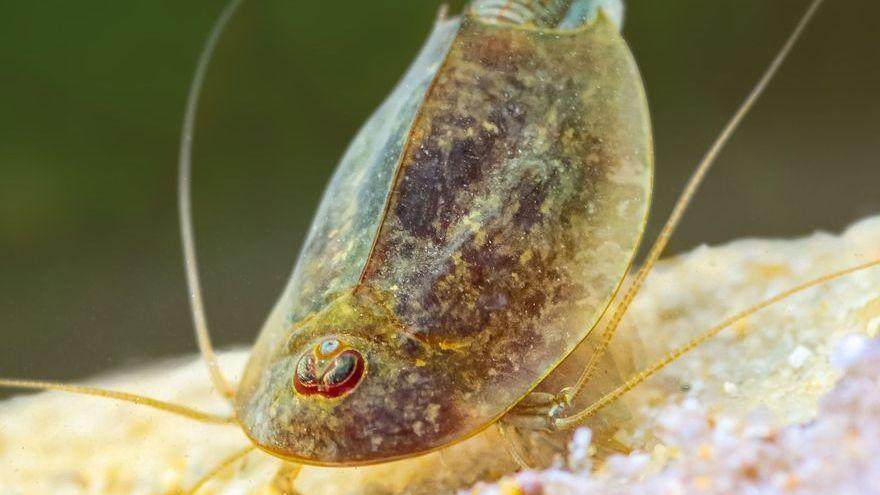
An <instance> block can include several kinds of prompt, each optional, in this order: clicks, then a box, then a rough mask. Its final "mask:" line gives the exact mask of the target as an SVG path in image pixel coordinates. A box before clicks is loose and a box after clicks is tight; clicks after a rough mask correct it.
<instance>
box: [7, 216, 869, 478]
mask: <svg viewBox="0 0 880 495" xmlns="http://www.w3.org/2000/svg"><path fill="white" fill-rule="evenodd" d="M873 258H880V217H875V218H873V219H868V220H865V221H862V222H860V223H858V224H856V225H854V226H853V227H852V228H850V229H849V230H848V231H847V232H845V233H844V234H842V235H840V236H835V235H829V234H815V235H812V236H809V237H806V238H803V239H798V240H741V241H736V242H733V243H730V244H727V245H724V246H720V247H712V248H709V247H704V248H699V249H696V250H695V251H693V252H691V253H688V254H685V255H682V256H679V257H676V258H672V259H670V260H666V261H664V262H663V263H662V264H661V265H660V266H659V267H658V269H657V270H656V271H655V273H653V274H652V276H651V277H650V278H649V280H648V284H647V286H646V287H645V289H644V290H643V291H642V293H641V294H640V295H639V297H638V299H637V302H636V304H635V305H634V306H633V308H632V310H631V311H630V314H629V315H628V316H627V318H626V321H625V324H624V325H623V327H622V328H621V331H620V335H619V338H617V339H616V340H615V343H614V345H613V348H612V350H611V351H612V354H611V355H612V356H613V357H614V362H613V367H614V370H613V372H612V371H611V370H610V368H609V369H607V370H606V371H607V373H605V375H606V376H604V377H603V378H604V379H603V380H600V382H601V383H603V387H607V385H608V384H611V385H613V383H614V380H615V379H617V380H618V381H619V378H618V377H622V376H626V375H627V374H628V373H629V372H630V371H632V370H638V369H641V368H643V367H644V366H646V365H648V364H650V363H651V362H653V361H654V360H656V359H657V358H659V357H660V356H662V355H663V354H664V352H666V351H668V350H670V349H672V348H673V347H674V346H675V345H676V344H679V343H682V342H684V341H685V340H687V338H689V337H693V336H695V335H697V334H698V333H699V332H701V331H703V330H706V329H708V328H709V327H711V326H712V325H713V324H715V323H718V322H719V321H721V320H722V319H724V317H725V316H728V315H730V314H733V313H735V312H737V311H739V310H741V309H744V308H747V307H749V306H751V305H753V304H755V303H757V302H759V301H761V300H763V299H765V298H767V297H769V296H772V295H773V294H775V293H778V292H780V291H782V290H784V289H786V288H788V287H791V286H793V285H795V284H796V283H798V282H802V281H805V280H807V279H810V278H813V277H815V276H818V275H821V274H824V273H827V272H830V271H833V270H835V269H839V268H843V267H846V266H850V265H854V264H856V263H859V262H862V261H866V260H868V259H873ZM878 332H880V269H872V270H866V271H864V272H860V273H857V274H853V275H850V276H848V277H846V278H844V279H842V280H839V281H837V282H834V283H831V284H827V285H824V286H822V287H819V288H816V289H811V290H809V291H807V292H805V293H803V294H800V295H797V296H795V297H792V298H790V299H789V300H786V301H785V302H784V303H782V304H778V305H776V306H773V307H771V308H769V309H766V310H764V311H762V312H760V313H758V314H756V315H754V316H753V317H752V318H750V319H748V320H747V321H745V322H743V323H741V324H739V325H737V326H735V327H734V328H732V329H730V330H729V331H726V332H725V333H723V334H722V335H721V336H719V337H718V338H716V339H714V340H713V341H711V342H710V343H708V344H706V345H705V346H703V347H701V348H699V349H698V350H697V351H695V352H694V353H692V354H690V355H688V356H686V357H685V358H683V359H681V360H680V361H678V362H677V363H675V364H673V365H672V366H670V367H669V368H667V369H666V370H664V371H663V372H662V373H661V374H660V375H658V376H656V377H654V378H652V379H651V380H650V381H649V382H648V383H646V384H644V385H643V386H640V387H639V388H637V389H636V390H635V391H633V392H632V393H630V394H628V395H627V396H626V397H625V398H624V399H623V400H622V401H621V402H620V403H618V404H616V405H615V406H614V407H612V408H609V409H608V410H607V411H604V412H603V413H602V414H600V415H599V416H597V417H596V418H594V419H593V420H592V421H590V422H589V423H588V424H587V426H590V427H591V428H592V430H593V431H594V432H595V433H594V434H593V437H594V438H593V440H594V442H593V443H592V446H591V444H590V442H589V437H590V434H589V433H588V430H580V433H578V435H577V437H576V439H575V440H576V448H574V449H573V451H572V452H569V453H568V457H569V458H571V457H574V462H573V463H569V462H566V461H565V456H559V457H558V458H551V457H548V456H544V457H542V458H541V459H535V460H536V462H538V463H541V464H545V465H546V464H549V463H553V462H556V463H557V465H558V468H553V469H550V470H545V471H533V472H529V473H525V474H517V475H514V476H513V477H508V478H505V479H504V480H503V481H502V482H501V483H500V484H481V485H479V486H478V487H476V488H473V490H474V491H476V492H479V493H499V492H502V493H518V492H522V493H527V494H532V493H535V494H538V493H546V494H557V493H558V494H567V493H648V494H651V493H872V491H871V489H873V490H874V491H873V492H875V493H880V479H878V476H880V469H878V464H877V463H878V461H877V460H876V459H880V441H877V439H878V438H880V398H878V397H880V381H878V378H877V377H878V376H880V350H878V349H877V348H876V346H874V347H872V344H869V343H868V342H869V340H866V339H870V338H873V337H876V336H877V334H878ZM854 336H862V337H854ZM862 348H868V349H869V350H868V351H859V349H862ZM245 359H246V352H245V351H231V352H226V353H223V355H222V364H223V368H224V369H226V370H229V371H230V374H234V372H235V371H237V370H240V369H241V367H242V366H243V363H244V360H245ZM835 360H836V362H832V361H835ZM845 370H848V371H846V373H847V375H846V376H847V378H846V379H845V380H844V381H842V382H840V383H839V384H838V385H837V387H836V388H834V389H833V391H831V390H832V388H833V387H834V386H835V384H837V383H838V380H839V378H840V376H841V375H843V373H844V371H845ZM92 384H95V385H98V386H102V387H106V388H112V389H119V390H126V391H131V392H135V393H140V394H144V395H148V396H151V397H156V398H161V399H164V400H169V401H174V402H179V403H183V404H187V405H191V406H193V407H198V408H201V409H204V410H208V411H211V412H216V413H220V414H225V413H228V412H229V409H228V407H227V406H226V404H224V402H223V401H222V400H221V399H219V398H218V397H217V396H216V394H213V393H212V390H211V388H210V386H209V383H208V378H207V374H206V373H205V372H204V370H203V369H202V366H201V364H200V362H198V360H197V359H196V358H195V357H187V358H185V359H182V360H180V361H178V362H168V363H159V364H156V365H155V366H153V367H151V368H149V369H140V370H125V371H123V372H120V373H117V374H115V375H112V376H109V377H105V378H100V379H96V380H95V381H94V382H93V383H92ZM603 387H598V388H596V389H595V390H591V392H590V394H588V396H597V395H600V394H601V393H602V392H604V391H606V389H605V388H603ZM829 391H831V392H829ZM823 397H824V399H823ZM820 403H821V406H820ZM819 411H820V412H819ZM817 412H818V416H817ZM316 427H320V425H316ZM246 445H247V441H246V439H245V438H244V436H243V434H242V433H241V432H240V431H239V430H238V429H237V428H235V427H228V426H211V425H201V424H198V423H194V422H191V421H188V420H186V419H181V418H177V417H174V416H169V415H167V414H163V413H160V412H155V411H151V410H146V409H142V408H138V407H135V406H131V405H127V404H120V403H114V402H108V401H105V400H101V399H94V398H83V397H74V396H68V395H62V394H55V393H52V394H40V395H36V396H30V397H22V398H16V399H13V400H9V401H5V402H2V403H0V495H7V494H16V495H17V494H28V495H30V494H42V493H45V494H62V495H63V494H173V493H182V492H183V490H185V489H186V488H187V487H189V486H191V485H192V484H193V483H194V482H195V481H196V480H197V479H198V478H199V477H200V476H201V475H202V474H203V473H205V472H207V471H208V470H210V469H211V468H212V467H213V466H214V465H215V464H216V463H218V462H219V461H220V460H221V459H223V458H224V457H226V456H228V455H229V454H230V453H232V452H234V451H235V450H237V449H240V448H242V447H244V446H246ZM608 445H612V446H614V448H616V449H618V450H622V451H631V453H629V454H627V455H613V456H611V457H605V454H607V452H608V451H609V450H608V449H607V448H606V446H608ZM594 453H598V454H601V455H600V456H593V455H591V454H594ZM515 469H516V467H515V464H514V463H513V462H512V460H511V458H510V457H509V455H508V453H507V451H506V450H505V447H504V443H503V442H501V440H500V439H499V436H498V433H497V431H496V430H495V429H494V428H493V429H490V430H487V431H486V432H484V433H483V434H482V435H480V436H478V437H475V438H473V439H471V440H469V441H467V442H464V443H461V444H458V445H456V446H454V447H452V448H451V449H449V450H447V451H443V452H439V453H434V454H430V455H428V456H423V457H420V458H417V459H411V460H407V461H401V462H396V463H391V464H385V465H380V466H373V467H368V468H360V469H330V468H310V467H306V468H304V469H303V470H302V472H301V473H300V475H299V477H298V478H296V480H291V479H290V467H289V466H285V465H283V463H282V462H280V461H278V460H276V459H272V458H270V457H269V456H267V455H265V454H262V453H259V452H257V453H254V454H252V455H250V456H248V457H247V458H246V459H245V461H244V462H242V463H239V464H236V465H234V466H233V467H231V468H230V469H229V470H227V471H226V472H224V473H222V474H221V475H220V476H218V477H217V478H216V479H215V481H214V482H212V483H210V484H208V485H207V486H206V487H205V489H204V490H203V491H202V492H200V493H205V494H208V493H216V494H220V493H222V494H245V493H257V494H280V493H303V494H312V493H321V494H323V493H327V494H382V493H437V492H449V491H453V490H454V489H456V488H461V487H468V486H470V485H472V484H473V483H475V482H478V481H481V480H485V481H490V482H491V481H494V480H497V479H498V477H500V476H502V475H505V474H509V473H511V472H512V471H514V470H515ZM747 488H749V489H752V488H754V491H752V492H749V491H747ZM832 488H833V489H832ZM847 490H848V491H847Z"/></svg>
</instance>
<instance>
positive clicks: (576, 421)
mask: <svg viewBox="0 0 880 495" xmlns="http://www.w3.org/2000/svg"><path fill="white" fill-rule="evenodd" d="M878 266H880V259H876V260H873V261H869V262H867V263H862V264H860V265H856V266H852V267H850V268H846V269H843V270H839V271H836V272H833V273H829V274H827V275H823V276H821V277H819V278H815V279H813V280H810V281H807V282H803V283H801V284H799V285H796V286H794V287H792V288H791V289H788V290H786V291H783V292H780V293H779V294H776V295H775V296H773V297H771V298H770V299H767V300H765V301H763V302H760V303H758V304H756V305H754V306H752V307H751V308H749V309H747V310H745V311H740V312H739V313H737V314H735V315H733V316H731V317H730V318H728V319H726V320H724V321H722V322H721V323H719V324H718V325H715V326H714V327H712V328H710V329H709V330H708V331H706V332H705V333H703V334H702V335H699V336H697V337H696V338H694V339H692V340H691V341H689V342H687V343H685V344H684V345H682V346H681V347H679V348H677V349H675V350H673V351H672V352H670V353H669V354H667V355H666V356H665V357H663V358H662V359H660V360H659V361H657V362H656V363H654V364H653V365H651V366H649V367H647V368H645V369H644V370H642V371H641V372H640V373H638V374H636V375H635V376H634V377H632V378H630V379H629V380H627V381H626V382H625V383H624V384H623V385H621V386H619V387H617V388H616V389H614V390H612V391H611V392H609V393H607V394H605V395H604V396H602V397H600V398H599V400H597V401H595V402H593V403H592V404H591V405H590V406H588V407H586V408H585V409H583V410H581V411H578V412H576V413H574V414H572V415H570V416H566V417H563V418H556V419H554V423H553V426H554V427H555V428H557V429H566V428H573V427H575V426H578V425H580V424H582V423H583V422H584V421H586V420H587V419H588V418H589V417H590V416H592V415H594V414H596V413H597V412H599V411H600V410H602V409H604V408H605V407H607V406H609V405H610V404H612V403H614V402H615V401H616V400H617V399H619V398H620V397H622V396H623V395H625V394H627V393H628V392H629V391H631V390H632V389H634V388H636V387H637V386H638V385H640V384H641V383H643V382H644V381H645V380H647V379H648V378H650V377H652V376H654V375H656V374H657V373H659V372H660V371H661V370H663V369H664V368H666V367H667V366H669V365H670V364H672V363H673V362H675V361H677V360H678V358H680V357H682V356H684V355H685V354H687V353H688V352H690V351H692V350H694V349H696V348H697V347H699V346H700V345H702V344H704V343H705V342H707V341H708V340H710V339H711V338H713V337H715V336H716V335H718V334H719V333H721V332H722V331H723V330H725V329H727V328H730V327H732V326H733V325H736V324H737V323H739V322H741V321H743V320H745V319H746V318H748V317H749V316H752V315H753V314H755V313H757V312H759V311H761V310H763V309H766V308H767V307H769V306H772V305H774V304H776V303H778V302H780V301H782V300H784V299H786V298H789V297H791V296H793V295H795V294H799V293H801V292H803V291H805V290H807V289H811V288H813V287H817V286H819V285H822V284H826V283H828V282H831V281H834V280H837V279H840V278H842V277H844V276H846V275H850V274H852V273H856V272H859V271H862V270H867V269H869V268H876V267H878Z"/></svg>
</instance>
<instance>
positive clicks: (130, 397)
mask: <svg viewBox="0 0 880 495" xmlns="http://www.w3.org/2000/svg"><path fill="white" fill-rule="evenodd" d="M0 388H14V389H19V390H51V391H54V392H65V393H68V394H76V395H88V396H92V397H102V398H104V399H112V400H118V401H121V402H128V403H130V404H136V405H139V406H145V407H151V408H153V409H158V410H159V411H164V412H167V413H171V414H176V415H178V416H182V417H184V418H188V419H191V420H193V421H198V422H200V423H208V424H216V425H234V424H236V419H235V418H234V417H227V416H219V415H217V414H211V413H206V412H202V411H199V410H197V409H193V408H190V407H187V406H181V405H179V404H174V403H171V402H165V401H161V400H158V399H153V398H151V397H144V396H142V395H136V394H130V393H128V392H117V391H115V390H104V389H101V388H95V387H84V386H81V385H67V384H64V383H54V382H39V381H35V380H9V379H5V378H0Z"/></svg>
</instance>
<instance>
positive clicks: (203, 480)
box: [186, 445, 257, 495]
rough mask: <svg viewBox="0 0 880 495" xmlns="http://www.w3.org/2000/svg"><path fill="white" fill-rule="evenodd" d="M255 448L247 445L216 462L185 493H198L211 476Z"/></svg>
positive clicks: (187, 494) (190, 494)
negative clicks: (215, 465) (213, 466)
mask: <svg viewBox="0 0 880 495" xmlns="http://www.w3.org/2000/svg"><path fill="white" fill-rule="evenodd" d="M256 449H257V448H256V447H255V446H253V445H248V446H247V447H246V448H244V449H242V450H239V451H238V452H235V453H234V454H232V455H230V456H229V457H227V458H226V459H223V461H222V462H221V463H220V464H218V465H217V467H215V468H214V469H212V470H210V471H208V472H207V473H206V474H205V475H204V476H202V477H201V478H200V479H199V480H198V481H197V482H196V484H195V485H193V486H192V487H190V489H189V490H187V492H186V495H196V493H198V492H199V490H201V489H202V487H203V486H205V484H207V483H208V482H209V481H211V479H212V478H214V477H215V476H217V475H218V474H220V473H222V472H223V471H225V470H226V469H227V468H228V467H229V466H231V465H233V464H235V463H236V462H238V461H240V460H241V459H243V458H244V457H245V456H247V455H248V454H250V453H251V452H253V451H254V450H256Z"/></svg>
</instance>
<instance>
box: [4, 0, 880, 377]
mask: <svg viewBox="0 0 880 495" xmlns="http://www.w3.org/2000/svg"><path fill="white" fill-rule="evenodd" d="M439 4H440V2H439V1H433V0H432V1H411V0H408V1H404V0H372V1H354V0H349V1H336V2H303V1H292V0H251V1H249V2H247V3H246V4H245V6H244V7H243V10H242V11H241V13H240V15H239V16H238V17H237V18H236V19H235V20H234V22H233V24H232V26H231V28H230V29H229V31H228V34H227V35H226V36H225V37H224V38H223V40H222V43H221V45H220V47H219V52H218V54H217V57H216V59H215V60H214V63H213V65H212V69H211V71H210V73H209V76H208V81H207V85H206V88H205V94H204V98H203V100H202V111H201V113H200V115H199V124H198V130H197V138H196V147H195V151H196V153H195V159H196V162H195V167H196V173H195V192H194V194H195V196H194V201H195V220H196V226H197V237H198V243H199V254H200V256H201V268H202V273H203V276H204V285H205V287H206V298H207V308H208V312H209V318H210V321H211V324H212V327H213V332H214V336H215V339H216V341H217V342H218V343H219V345H220V346H229V345H233V344H247V343H250V342H251V341H252V340H253V339H254V337H255V335H256V332H257V331H258V329H259V327H260V324H261V321H262V319H263V318H264V316H265V315H266V313H267V312H268V310H269V308H270V306H271V305H272V304H273V303H274V301H275V298H276V297H277V295H278V294H279V292H280V290H281V287H282V286H283V284H284V283H285V281H286V279H287V277H288V275H289V273H290V271H291V269H292V266H293V263H294V260H295V255H296V253H297V250H298V248H299V245H300V242H301V241H302V238H303V234H304V233H305V232H306V228H307V226H308V224H309V220H310V217H311V215H312V212H313V211H314V208H315V206H316V205H317V202H318V199H319V196H320V194H321V191H322V189H323V186H324V183H325V182H326V180H327V178H328V176H329V174H330V173H331V172H332V170H333V167H334V164H335V162H336V161H337V160H338V158H339V157H340V155H341V154H342V152H343V151H344V149H345V146H346V144H347V142H348V140H349V139H350V138H351V137H352V135H353V134H354V133H355V131H356V130H357V128H358V126H359V125H360V124H361V123H362V122H363V121H364V119H365V118H366V117H367V116H368V114H369V113H370V112H371V111H372V110H373V109H374V108H375V107H376V106H377V105H378V103H379V102H380V101H381V99H382V98H383V97H384V95H385V94H386V93H387V92H388V91H389V90H390V88H391V87H392V85H393V84H394V82H395V81H396V80H397V78H398V77H399V76H400V75H401V74H402V73H403V71H404V69H405V67H406V66H407V64H408V63H409V62H410V60H411V59H412V58H413V56H414V54H415V53H416V51H417V50H418V48H419V47H420V44H421V42H422V41H423V40H424V38H425V36H426V34H427V32H428V31H429V29H430V26H431V24H432V21H433V19H434V16H435V13H436V11H437V8H438V6H439ZM456 4H458V5H455V4H454V5H453V10H454V11H457V9H459V8H460V6H461V5H460V4H461V2H456ZM2 5H3V7H2V9H0V10H2V13H0V337H2V340H0V375H2V376H15V377H32V378H50V379H65V380H68V379H75V378H80V377H84V376H88V375H91V374H94V373H96V372H100V371H103V370H110V369H114V368H120V367H124V366H130V365H133V364H136V363H139V362H144V361H149V360H153V359H156V358H158V357H162V356H170V355H180V354H184V353H192V352H194V350H195V345H194V341H193V338H192V336H191V326H190V320H189V315H188V306H187V302H186V300H185V294H186V292H185V288H184V279H183V270H182V266H181V261H180V249H179V238H178V230H177V219H176V200H175V175H176V168H175V167H176V163H175V160H176V154H177V146H178V138H179V128H180V120H181V115H182V112H183V106H184V100H185V96H186V91H187V86H188V84H189V80H190V77H191V75H192V72H193V68H194V64H195V60H196V57H197V55H198V52H199V50H200V47H201V44H202V42H203V39H204V37H205V35H206V33H207V32H208V30H209V28H210V25H211V23H212V22H213V21H214V19H215V17H216V15H217V14H218V12H219V10H220V9H221V8H222V7H223V5H224V2H222V1H219V0H187V1H182V2H181V1H167V0H166V1H160V0H154V1H126V2H120V1H99V0H82V1H77V2H71V1H69V0H40V1H27V0H3V2H2ZM805 5H806V0H737V1H736V2H707V1H706V0H666V1H660V0H641V1H635V2H630V3H629V10H628V17H627V22H626V28H625V34H626V37H627V38H628V40H629V41H630V43H631V45H632V49H633V51H634V52H635V55H636V58H637V60H638V61H639V63H640V65H641V68H642V71H643V75H644V77H645V80H646V84H647V88H648V94H649V99H650V101H651V111H652V114H653V117H654V126H655V137H656V144H657V146H656V147H657V166H658V176H657V187H656V191H657V192H656V200H655V208H654V214H653V220H655V224H654V228H653V229H652V232H656V230H657V227H656V221H657V220H658V219H659V218H660V217H663V216H665V215H666V213H667V212H668V211H669V208H670V205H671V203H672V201H673V199H674V197H675V193H676V191H677V190H678V189H679V188H680V186H681V184H682V183H683V181H684V180H685V178H686V176H687V174H688V173H689V170H690V169H691V167H692V166H693V164H694V163H695V161H696V160H697V159H698V158H699V157H700V155H701V154H702V153H703V151H704V149H705V148H706V146H707V144H708V143H709V142H710V140H711V139H712V138H713V136H715V134H716V133H717V132H718V130H719V128H720V127H721V125H722V124H723V123H724V121H725V120H726V119H727V118H728V117H729V116H730V114H731V112H732V111H733V110H734V108H735V107H736V105H737V104H738V102H739V101H740V99H741V98H742V97H743V96H744V94H745V93H746V92H747V91H748V89H749V88H750V86H751V84H752V83H753V82H754V81H755V79H756V78H757V77H758V76H759V74H760V72H761V71H762V70H763V68H764V67H765V65H766V64H767V62H768V61H769V59H770V58H771V57H772V55H773V54H774V52H775V51H776V49H777V48H778V46H779V45H780V44H781V42H782V41H783V40H784V38H785V36H786V35H787V34H788V31H789V29H790V28H791V27H792V25H793V23H794V22H795V20H796V18H797V17H798V16H799V15H800V14H801V12H802V10H803V8H804V7H805ZM877 19H880V2H877V1H876V0H835V1H830V2H828V3H827V5H826V6H825V7H824V8H823V9H822V11H821V13H820V15H819V17H818V19H817V21H816V22H815V24H814V25H813V26H812V27H811V28H810V30H809V31H808V33H807V35H806V38H805V39H804V41H803V42H802V43H801V45H800V46H799V47H798V49H797V50H796V52H795V54H794V56H793V57H792V59H791V60H790V61H789V63H788V64H787V65H786V66H785V69H784V70H783V72H782V74H781V76H780V77H779V79H778V80H777V81H776V82H775V83H774V84H773V85H772V87H771V89H770V91H769V92H768V93H767V94H766V95H765V97H764V98H763V99H762V101H761V102H760V105H759V107H758V108H757V109H756V111H755V112H754V114H753V115H752V116H751V117H749V119H748V120H747V121H746V124H745V126H744V127H743V128H742V129H741V130H740V131H739V132H738V133H737V135H736V137H735V139H734V140H733V141H732V142H731V143H730V145H729V147H728V148H727V150H726V151H725V153H724V155H723V157H722V159H721V160H720V162H719V164H718V167H717V169H716V170H715V171H714V172H713V174H712V175H711V178H710V179H709V181H708V183H707V184H706V186H705V187H704V188H703V189H702V191H701V193H700V194H699V197H697V199H696V205H695V208H694V209H693V211H691V212H690V213H689V214H688V216H687V218H686V219H685V223H684V226H683V228H682V229H681V231H680V232H679V234H678V235H677V237H676V240H675V242H674V245H673V247H672V249H673V251H681V250H683V249H688V248H690V247H693V246H695V245H698V244H701V243H719V242H724V241H726V240H728V239H733V238H738V237H742V236H794V235H802V234H806V233H809V232H811V231H813V230H815V229H830V230H834V229H840V228H841V227H843V226H845V225H847V224H848V223H850V222H851V221H853V220H855V219H856V218H859V217H861V216H865V215H868V214H872V213H880V190H878V184H880V158H878V152H880V95H878V90H880V50H878V48H880V38H878V32H877V27H876V23H877ZM734 309H736V308H731V310H734Z"/></svg>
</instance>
